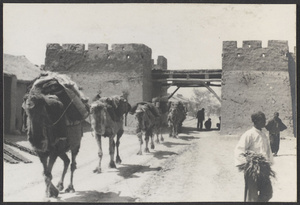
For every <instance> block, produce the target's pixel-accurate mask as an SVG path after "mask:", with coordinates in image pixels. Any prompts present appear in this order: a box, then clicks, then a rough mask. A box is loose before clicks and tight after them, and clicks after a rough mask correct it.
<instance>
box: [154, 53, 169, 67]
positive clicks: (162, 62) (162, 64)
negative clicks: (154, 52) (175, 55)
mask: <svg viewBox="0 0 300 205" xmlns="http://www.w3.org/2000/svg"><path fill="white" fill-rule="evenodd" d="M152 69H153V70H167V69H168V60H167V59H166V58H165V57H164V56H158V57H157V64H154V60H153V66H152Z"/></svg>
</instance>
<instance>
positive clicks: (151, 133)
mask: <svg viewBox="0 0 300 205" xmlns="http://www.w3.org/2000/svg"><path fill="white" fill-rule="evenodd" d="M150 138H151V149H154V148H155V146H154V141H153V138H154V136H153V132H152V131H151V132H150Z"/></svg>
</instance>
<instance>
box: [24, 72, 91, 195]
mask: <svg viewBox="0 0 300 205" xmlns="http://www.w3.org/2000/svg"><path fill="white" fill-rule="evenodd" d="M60 77H62V78H65V80H66V79H67V77H66V76H59V77H58V76H56V75H54V74H53V75H52V74H49V75H48V76H46V77H44V78H41V79H39V80H36V82H35V83H34V84H33V87H32V88H31V89H30V91H29V93H28V94H27V96H26V99H25V101H24V104H23V108H24V110H25V113H26V115H27V126H26V130H27V135H28V140H29V142H30V144H31V145H32V147H33V149H34V150H35V152H36V153H37V155H38V157H39V159H40V161H41V163H42V165H43V175H44V180H45V185H46V197H57V196H58V194H59V191H62V190H63V189H64V185H63V183H64V177H65V174H66V172H67V169H68V166H69V164H70V159H69V157H68V155H67V154H66V152H67V151H69V150H70V151H71V157H72V158H71V178H70V184H69V186H68V187H67V189H66V190H65V191H66V192H74V191H75V189H74V186H73V176H74V171H75V169H76V156H77V154H78V152H79V148H80V143H81V138H82V135H83V132H82V126H81V120H82V119H84V117H83V116H82V115H81V114H80V113H79V112H76V110H74V103H75V101H76V102H77V103H80V101H81V100H83V99H82V98H81V99H80V97H82V96H77V95H76V94H75V92H73V91H74V89H75V88H74V86H73V89H71V88H70V87H72V86H70V84H69V86H70V87H69V88H67V87H65V85H63V83H66V82H62V81H63V80H62V78H60ZM67 80H68V79H67ZM67 92H68V93H69V94H70V93H71V94H74V96H73V97H74V98H73V99H70V96H69V95H67ZM61 98H63V100H61ZM75 98H76V99H75ZM67 99H69V103H68V104H65V103H63V101H65V100H67ZM82 105H83V107H84V104H82ZM72 108H73V110H71V112H73V113H77V114H78V116H77V117H78V118H77V119H76V120H75V118H72V119H71V118H70V116H68V115H67V114H66V113H67V112H68V111H67V110H68V109H72ZM84 109H85V107H84ZM85 114H86V116H87V115H88V110H85ZM72 117H74V116H72ZM57 157H60V158H61V159H62V160H63V162H64V168H63V172H62V175H61V178H60V181H59V182H58V184H57V186H56V187H55V186H54V185H53V184H52V181H51V180H52V174H51V172H52V168H53V165H54V163H55V161H56V159H57Z"/></svg>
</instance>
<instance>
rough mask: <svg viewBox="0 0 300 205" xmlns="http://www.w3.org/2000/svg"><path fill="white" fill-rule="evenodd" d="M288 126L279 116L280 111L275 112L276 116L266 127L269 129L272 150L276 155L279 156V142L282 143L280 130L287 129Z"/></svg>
mask: <svg viewBox="0 0 300 205" xmlns="http://www.w3.org/2000/svg"><path fill="white" fill-rule="evenodd" d="M286 128H287V127H286V126H285V124H283V122H282V121H281V119H280V118H279V113H278V112H275V113H274V118H273V119H272V120H270V121H269V122H268V123H267V125H266V129H267V130H268V131H269V137H270V144H271V150H272V153H273V155H274V156H277V152H278V150H279V144H280V132H281V131H283V130H285V129H286Z"/></svg>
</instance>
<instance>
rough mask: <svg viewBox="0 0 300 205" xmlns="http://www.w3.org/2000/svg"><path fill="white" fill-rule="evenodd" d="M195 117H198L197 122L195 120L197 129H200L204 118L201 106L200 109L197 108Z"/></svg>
mask: <svg viewBox="0 0 300 205" xmlns="http://www.w3.org/2000/svg"><path fill="white" fill-rule="evenodd" d="M197 119H198V122H197V130H202V127H203V121H204V119H205V114H204V108H202V109H201V110H199V111H198V112H197Z"/></svg>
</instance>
